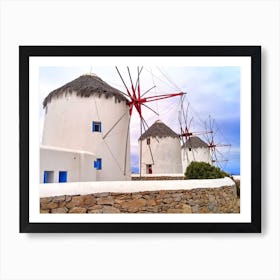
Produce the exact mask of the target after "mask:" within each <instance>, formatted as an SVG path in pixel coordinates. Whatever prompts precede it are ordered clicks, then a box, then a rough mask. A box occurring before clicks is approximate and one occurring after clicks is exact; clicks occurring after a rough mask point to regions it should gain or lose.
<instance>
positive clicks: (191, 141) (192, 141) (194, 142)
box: [182, 136, 208, 149]
mask: <svg viewBox="0 0 280 280" xmlns="http://www.w3.org/2000/svg"><path fill="white" fill-rule="evenodd" d="M185 147H186V148H194V149H195V148H208V145H207V143H205V142H204V141H203V140H201V139H200V138H199V137H197V136H191V137H190V138H188V140H187V141H186V143H185V144H184V145H183V146H182V148H185Z"/></svg>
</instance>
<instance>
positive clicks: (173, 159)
mask: <svg viewBox="0 0 280 280" xmlns="http://www.w3.org/2000/svg"><path fill="white" fill-rule="evenodd" d="M149 139H150V145H148V144H147V138H145V139H143V140H142V141H139V145H140V144H141V142H142V165H141V174H147V173H148V172H147V165H149V164H151V165H152V174H170V173H171V174H173V173H177V174H178V173H182V162H181V148H180V140H179V138H173V137H161V138H155V137H149ZM157 140H158V141H157Z"/></svg>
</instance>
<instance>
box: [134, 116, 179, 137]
mask: <svg viewBox="0 0 280 280" xmlns="http://www.w3.org/2000/svg"><path fill="white" fill-rule="evenodd" d="M149 137H157V138H163V137H172V138H178V137H179V136H178V134H177V133H175V132H174V131H173V130H172V129H171V128H170V127H168V126H167V125H166V124H164V123H163V122H162V121H160V120H158V121H156V122H155V123H154V124H153V125H152V126H151V127H149V128H148V130H146V131H145V132H144V133H143V134H142V135H141V137H140V138H139V140H144V139H146V138H149Z"/></svg>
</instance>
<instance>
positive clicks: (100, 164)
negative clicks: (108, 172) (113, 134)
mask: <svg viewBox="0 0 280 280" xmlns="http://www.w3.org/2000/svg"><path fill="white" fill-rule="evenodd" d="M98 169H99V170H101V169H102V160H101V158H99V159H98Z"/></svg>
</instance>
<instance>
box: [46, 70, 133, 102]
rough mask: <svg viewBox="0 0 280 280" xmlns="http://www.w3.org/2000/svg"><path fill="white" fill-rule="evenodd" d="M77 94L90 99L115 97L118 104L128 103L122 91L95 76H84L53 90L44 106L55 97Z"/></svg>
mask: <svg viewBox="0 0 280 280" xmlns="http://www.w3.org/2000/svg"><path fill="white" fill-rule="evenodd" d="M72 92H75V93H76V94H77V96H81V97H90V96H92V95H98V96H99V97H100V96H105V97H106V98H109V97H115V100H116V101H117V102H121V101H125V102H126V101H128V100H127V99H126V98H125V97H124V96H123V94H122V92H121V91H119V90H118V89H115V88H113V87H111V86H110V85H109V84H107V83H106V82H104V81H103V80H102V79H101V78H99V77H98V76H96V75H95V74H87V75H82V76H80V77H79V78H77V79H75V80H73V81H71V82H69V83H67V84H65V85H64V86H62V87H60V88H58V89H55V90H53V91H52V92H51V93H49V95H48V96H47V97H46V98H45V99H44V102H43V106H44V107H46V105H47V104H48V103H49V102H51V100H52V98H53V97H59V96H61V95H63V94H65V93H70V94H71V93H72Z"/></svg>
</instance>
